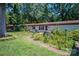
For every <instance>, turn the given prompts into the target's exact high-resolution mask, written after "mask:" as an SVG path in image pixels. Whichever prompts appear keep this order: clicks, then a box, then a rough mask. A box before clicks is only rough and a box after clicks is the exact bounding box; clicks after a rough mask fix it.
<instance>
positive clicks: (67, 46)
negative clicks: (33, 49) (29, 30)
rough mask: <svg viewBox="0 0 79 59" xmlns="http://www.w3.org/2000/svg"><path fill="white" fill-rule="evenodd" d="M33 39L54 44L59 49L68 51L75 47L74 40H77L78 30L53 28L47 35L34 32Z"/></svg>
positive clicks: (78, 36) (78, 38) (78, 39)
mask: <svg viewBox="0 0 79 59" xmlns="http://www.w3.org/2000/svg"><path fill="white" fill-rule="evenodd" d="M34 40H42V41H43V42H44V43H48V44H51V45H54V46H55V47H56V48H58V49H61V50H66V51H70V50H72V48H73V47H75V40H77V41H79V30H72V31H67V30H58V29H57V30H53V31H52V32H51V33H50V34H49V35H43V33H36V34H35V35H34Z"/></svg>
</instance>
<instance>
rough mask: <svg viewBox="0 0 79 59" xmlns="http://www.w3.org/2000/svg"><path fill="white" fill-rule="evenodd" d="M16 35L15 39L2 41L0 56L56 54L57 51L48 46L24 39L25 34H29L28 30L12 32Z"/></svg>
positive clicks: (0, 42) (0, 43)
mask: <svg viewBox="0 0 79 59" xmlns="http://www.w3.org/2000/svg"><path fill="white" fill-rule="evenodd" d="M10 34H12V35H13V36H16V39H14V40H4V41H0V56H36V55H38V56H53V55H54V56H56V55H58V54H57V53H54V52H51V51H49V50H47V49H46V48H43V47H39V46H37V45H34V44H32V43H31V42H28V41H27V40H24V38H23V36H27V35H28V34H29V33H28V32H13V33H12V32H10Z"/></svg>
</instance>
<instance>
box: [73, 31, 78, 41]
mask: <svg viewBox="0 0 79 59" xmlns="http://www.w3.org/2000/svg"><path fill="white" fill-rule="evenodd" d="M72 38H73V40H75V41H79V30H74V31H72Z"/></svg>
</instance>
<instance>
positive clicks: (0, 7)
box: [0, 4, 6, 37]
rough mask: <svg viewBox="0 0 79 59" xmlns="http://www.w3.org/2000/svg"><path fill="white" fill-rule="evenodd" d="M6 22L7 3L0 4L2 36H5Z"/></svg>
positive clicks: (0, 30)
mask: <svg viewBox="0 0 79 59" xmlns="http://www.w3.org/2000/svg"><path fill="white" fill-rule="evenodd" d="M5 33H6V24H5V4H0V37H3V36H5Z"/></svg>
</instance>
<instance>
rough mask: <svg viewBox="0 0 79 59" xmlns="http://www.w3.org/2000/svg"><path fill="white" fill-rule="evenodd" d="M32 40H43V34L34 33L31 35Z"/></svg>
mask: <svg viewBox="0 0 79 59" xmlns="http://www.w3.org/2000/svg"><path fill="white" fill-rule="evenodd" d="M33 38H34V40H42V39H43V38H44V37H43V33H35V34H34V35H33Z"/></svg>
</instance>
